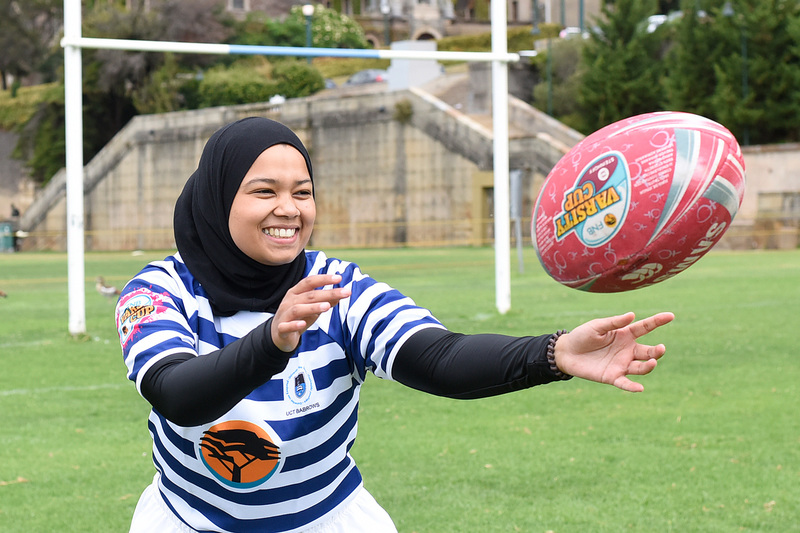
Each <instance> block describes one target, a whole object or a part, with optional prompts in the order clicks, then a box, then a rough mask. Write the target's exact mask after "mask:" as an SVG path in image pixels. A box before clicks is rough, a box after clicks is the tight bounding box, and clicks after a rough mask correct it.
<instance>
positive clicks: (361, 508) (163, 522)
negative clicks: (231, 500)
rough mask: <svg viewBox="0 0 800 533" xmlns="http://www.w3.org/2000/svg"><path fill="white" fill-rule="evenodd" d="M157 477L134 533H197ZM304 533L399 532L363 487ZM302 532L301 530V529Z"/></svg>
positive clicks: (137, 513)
mask: <svg viewBox="0 0 800 533" xmlns="http://www.w3.org/2000/svg"><path fill="white" fill-rule="evenodd" d="M157 478H158V476H156V480H154V481H153V483H151V484H150V485H148V486H147V488H146V489H144V492H143V493H142V496H141V497H140V498H139V503H137V504H136V510H135V511H134V512H133V520H132V521H131V529H130V533H153V532H154V531H158V532H159V533H195V530H194V529H191V528H190V527H189V526H187V525H186V524H184V523H183V522H181V521H180V519H179V518H178V517H177V516H175V515H174V514H172V511H170V509H169V507H167V505H166V504H165V503H164V500H163V499H162V498H161V494H160V493H159V491H158V481H157ZM300 531H302V532H303V533H397V528H395V526H394V522H392V519H391V518H390V517H389V514H388V513H387V512H386V511H385V510H384V509H383V508H382V507H381V506H380V505H378V502H377V501H375V498H373V497H372V495H371V494H370V493H369V492H367V490H366V489H365V488H363V487H361V488H360V489H358V491H356V493H355V495H354V496H353V498H352V499H351V500H350V502H348V503H347V504H346V505H345V506H344V507H343V508H342V509H341V510H340V511H339V512H337V513H336V514H335V515H333V516H332V517H330V518H328V519H327V520H325V521H324V522H322V523H320V524H316V525H313V526H311V527H309V528H308V529H303V530H300ZM298 533H299V531H298Z"/></svg>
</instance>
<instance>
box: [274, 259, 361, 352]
mask: <svg viewBox="0 0 800 533" xmlns="http://www.w3.org/2000/svg"><path fill="white" fill-rule="evenodd" d="M340 281H342V276H340V275H338V274H317V275H314V276H308V277H307V278H303V279H302V280H300V282H299V283H298V284H297V285H295V286H294V287H292V288H291V289H289V290H288V291H287V292H286V295H285V296H284V297H283V300H281V304H280V306H279V307H278V310H277V311H276V312H275V317H274V318H273V319H272V332H271V333H272V341H273V342H274V343H275V346H277V347H278V348H279V349H280V350H281V351H284V352H293V351H294V350H295V349H296V348H297V345H298V344H300V336H301V335H302V334H303V333H304V332H305V331H306V330H307V329H308V328H309V327H311V324H313V323H314V322H316V321H317V318H319V315H321V314H322V313H324V312H325V311H327V310H328V309H330V308H331V307H333V306H334V305H336V304H337V303H339V301H340V300H342V299H344V298H347V297H349V296H350V289H349V288H346V287H340V288H336V289H333V288H331V289H322V288H321V287H325V286H326V285H335V284H336V283H339V282H340Z"/></svg>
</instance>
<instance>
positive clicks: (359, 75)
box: [344, 68, 389, 85]
mask: <svg viewBox="0 0 800 533" xmlns="http://www.w3.org/2000/svg"><path fill="white" fill-rule="evenodd" d="M382 81H389V73H388V72H387V71H385V70H382V69H377V68H368V69H367V70H361V71H359V72H356V73H355V74H353V75H352V76H350V77H349V78H347V81H346V82H344V85H364V84H365V83H380V82H382Z"/></svg>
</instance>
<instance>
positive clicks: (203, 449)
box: [200, 420, 281, 488]
mask: <svg viewBox="0 0 800 533" xmlns="http://www.w3.org/2000/svg"><path fill="white" fill-rule="evenodd" d="M200 456H201V457H202V459H203V463H204V464H205V465H206V467H207V468H208V469H209V470H210V471H211V473H212V474H214V477H216V478H217V479H219V480H220V481H222V482H223V483H225V484H226V485H230V486H232V487H239V488H241V487H252V486H255V485H258V484H260V483H263V482H264V481H266V480H267V479H269V477H270V476H272V474H274V473H275V471H277V469H278V463H279V461H280V458H281V453H280V449H279V448H278V446H277V445H276V444H275V443H274V442H272V439H271V438H270V437H269V435H268V434H267V432H266V431H264V429H262V428H261V427H259V426H257V425H255V424H253V423H251V422H244V421H242V420H230V421H227V422H222V423H220V424H217V425H215V426H212V427H211V428H209V429H208V431H206V432H205V433H203V436H202V437H201V438H200Z"/></svg>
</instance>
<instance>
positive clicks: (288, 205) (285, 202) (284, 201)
mask: <svg viewBox="0 0 800 533" xmlns="http://www.w3.org/2000/svg"><path fill="white" fill-rule="evenodd" d="M274 211H275V214H276V215H277V216H279V217H290V218H293V217H298V216H300V209H299V208H298V207H297V203H296V202H295V199H294V197H292V195H291V194H282V195H280V196H278V203H277V205H276V206H275V209H274Z"/></svg>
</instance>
